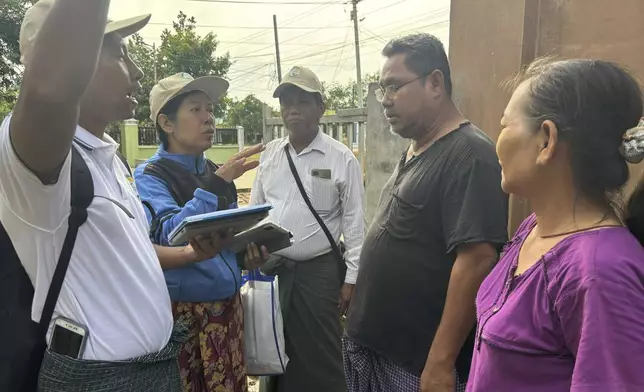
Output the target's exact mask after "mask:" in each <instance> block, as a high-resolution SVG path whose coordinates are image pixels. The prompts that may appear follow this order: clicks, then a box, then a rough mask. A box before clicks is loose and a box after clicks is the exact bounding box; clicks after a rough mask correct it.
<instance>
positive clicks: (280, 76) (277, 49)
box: [273, 14, 282, 83]
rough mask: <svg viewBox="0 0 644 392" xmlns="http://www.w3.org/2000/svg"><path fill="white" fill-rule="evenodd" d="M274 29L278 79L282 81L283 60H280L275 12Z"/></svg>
mask: <svg viewBox="0 0 644 392" xmlns="http://www.w3.org/2000/svg"><path fill="white" fill-rule="evenodd" d="M273 31H274V32H275V58H276V59H277V81H278V82H279V83H282V62H281V60H280V40H279V38H278V37H277V15H275V14H273Z"/></svg>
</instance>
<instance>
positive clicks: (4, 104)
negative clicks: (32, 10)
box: [0, 0, 34, 117]
mask: <svg viewBox="0 0 644 392" xmlns="http://www.w3.org/2000/svg"><path fill="white" fill-rule="evenodd" d="M33 3H34V2H33V1H31V0H2V1H0V116H2V117H4V115H6V113H7V112H8V111H10V110H11V108H12V107H13V104H14V103H15V99H16V96H17V94H16V90H17V88H18V86H19V84H20V78H21V77H22V66H21V65H20V47H19V44H18V42H19V39H20V25H21V23H22V19H23V18H24V16H25V11H26V10H27V8H29V6H30V5H32V4H33Z"/></svg>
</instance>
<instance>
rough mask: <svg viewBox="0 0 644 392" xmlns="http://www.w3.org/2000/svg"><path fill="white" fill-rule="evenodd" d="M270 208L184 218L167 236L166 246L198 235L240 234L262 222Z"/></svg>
mask: <svg viewBox="0 0 644 392" xmlns="http://www.w3.org/2000/svg"><path fill="white" fill-rule="evenodd" d="M272 208H273V206H271V205H270V204H263V205H259V206H250V207H241V208H233V209H230V210H223V211H215V212H209V213H207V214H200V215H194V216H191V217H188V218H185V219H184V220H182V221H181V223H179V224H178V225H177V227H175V228H174V230H172V232H170V234H169V235H168V244H169V245H170V246H177V245H182V244H185V243H187V242H188V241H189V240H191V239H193V238H195V237H196V236H198V235H200V234H208V235H210V233H212V232H215V231H228V230H232V231H233V232H234V233H239V232H242V231H244V230H247V229H249V228H251V227H253V226H255V225H256V224H257V223H259V222H261V221H262V220H264V219H265V218H266V217H267V216H268V212H269V211H270V210H271V209H272Z"/></svg>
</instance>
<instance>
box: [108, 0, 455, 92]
mask: <svg viewBox="0 0 644 392" xmlns="http://www.w3.org/2000/svg"><path fill="white" fill-rule="evenodd" d="M289 3H290V4H289ZM449 5H450V0H362V1H361V2H360V3H358V17H359V20H360V22H359V37H360V58H361V66H362V73H363V74H365V73H374V72H378V71H379V70H380V66H381V64H382V57H381V56H380V50H382V48H383V46H384V45H385V43H386V42H387V41H388V40H389V39H391V38H394V37H396V36H400V35H405V34H408V33H412V32H428V33H431V34H434V35H436V36H437V37H439V38H440V39H441V40H442V41H443V43H444V44H445V47H446V49H447V47H448V40H449ZM351 8H352V5H351V3H350V1H348V0H138V1H136V2H133V1H131V0H112V6H111V10H110V16H111V17H112V18H114V19H122V18H127V17H130V16H134V15H139V14H144V13H152V20H151V23H150V24H149V25H148V26H147V27H146V28H145V29H144V30H142V31H141V35H142V36H143V38H144V39H145V40H146V42H147V43H149V44H152V43H154V42H156V43H157V44H158V43H160V39H159V37H160V35H161V32H162V31H163V30H164V29H166V28H172V22H173V21H174V20H176V17H177V14H178V13H179V11H183V12H184V13H186V14H187V15H188V16H194V17H195V18H196V20H197V33H198V34H200V35H205V34H207V33H209V32H213V33H215V34H216V35H217V38H218V40H219V42H220V44H219V47H218V49H217V52H216V53H215V55H221V54H224V53H226V52H229V53H230V56H231V60H232V61H233V65H232V66H231V68H230V71H229V73H228V75H227V78H228V80H229V81H230V83H231V87H230V90H229V95H231V96H233V97H235V98H238V99H242V98H244V97H245V96H247V95H249V94H254V95H255V96H256V97H258V98H259V99H261V100H263V101H265V102H267V103H269V104H274V102H272V101H273V98H272V92H273V89H275V87H276V86H277V84H278V82H277V67H276V60H275V58H276V57H275V41H274V35H273V14H275V15H276V16H277V25H278V35H279V42H280V52H281V63H282V75H284V74H286V73H287V72H288V70H289V69H290V68H291V67H292V66H294V65H300V66H305V67H308V68H310V69H311V70H313V72H315V73H316V74H317V75H318V77H319V78H320V80H322V81H325V82H327V83H334V82H336V83H346V82H348V81H350V80H355V79H356V55H355V45H354V40H355V38H354V30H353V22H352V21H351ZM194 76H197V75H194Z"/></svg>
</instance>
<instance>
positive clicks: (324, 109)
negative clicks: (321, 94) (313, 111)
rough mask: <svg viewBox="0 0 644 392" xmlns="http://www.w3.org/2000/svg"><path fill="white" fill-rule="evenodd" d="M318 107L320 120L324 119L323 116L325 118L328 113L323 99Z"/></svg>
mask: <svg viewBox="0 0 644 392" xmlns="http://www.w3.org/2000/svg"><path fill="white" fill-rule="evenodd" d="M318 106H319V108H320V118H322V116H324V113H325V112H326V104H325V103H324V100H323V99H320V102H319V104H318Z"/></svg>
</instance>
